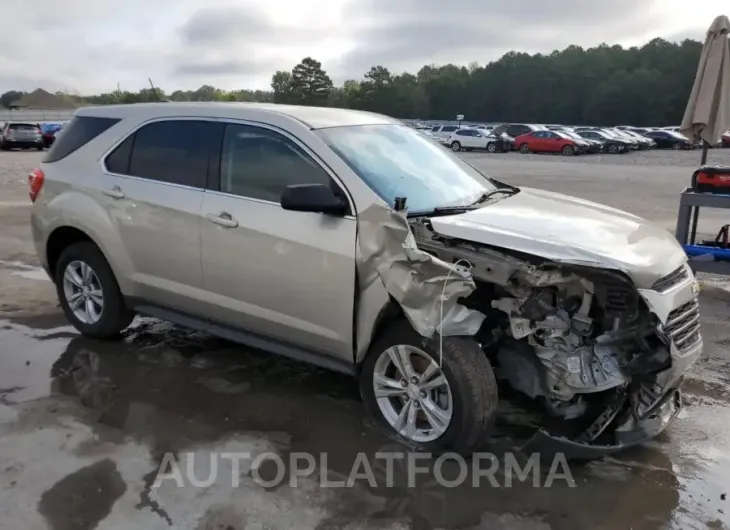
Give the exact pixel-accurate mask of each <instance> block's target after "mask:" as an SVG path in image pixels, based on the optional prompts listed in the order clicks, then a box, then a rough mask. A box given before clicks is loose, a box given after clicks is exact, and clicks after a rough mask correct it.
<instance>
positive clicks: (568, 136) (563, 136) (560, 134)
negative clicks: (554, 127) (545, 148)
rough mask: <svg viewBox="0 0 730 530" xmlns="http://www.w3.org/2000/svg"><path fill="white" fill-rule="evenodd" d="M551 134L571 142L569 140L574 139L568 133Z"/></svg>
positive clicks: (557, 132)
mask: <svg viewBox="0 0 730 530" xmlns="http://www.w3.org/2000/svg"><path fill="white" fill-rule="evenodd" d="M553 132H554V133H555V134H557V135H558V136H560V137H561V138H568V139H569V140H571V139H573V138H574V137H573V136H571V134H570V133H568V132H563V131H553Z"/></svg>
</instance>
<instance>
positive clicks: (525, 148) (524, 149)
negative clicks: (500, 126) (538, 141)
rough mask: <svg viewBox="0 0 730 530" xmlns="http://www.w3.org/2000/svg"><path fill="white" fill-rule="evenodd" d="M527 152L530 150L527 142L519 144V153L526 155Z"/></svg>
mask: <svg viewBox="0 0 730 530" xmlns="http://www.w3.org/2000/svg"><path fill="white" fill-rule="evenodd" d="M529 152H530V147H529V146H528V145H527V144H522V145H521V146H520V153H522V154H523V155H526V154H528V153H529Z"/></svg>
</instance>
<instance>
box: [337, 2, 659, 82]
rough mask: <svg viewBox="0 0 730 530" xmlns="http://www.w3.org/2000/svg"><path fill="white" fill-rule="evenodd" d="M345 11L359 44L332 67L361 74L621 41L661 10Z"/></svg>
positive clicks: (530, 5)
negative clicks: (382, 68)
mask: <svg viewBox="0 0 730 530" xmlns="http://www.w3.org/2000/svg"><path fill="white" fill-rule="evenodd" d="M347 17H348V18H350V19H352V20H358V21H359V22H358V23H357V27H356V29H355V31H354V35H353V38H354V40H355V42H356V45H355V47H354V49H353V51H351V52H350V53H348V54H346V55H344V56H343V57H342V58H341V59H340V60H339V61H338V64H337V70H339V71H344V72H346V73H347V75H353V76H359V74H360V75H361V72H363V71H366V70H367V68H368V67H369V66H370V65H373V64H382V65H384V66H387V67H388V68H390V69H391V70H394V71H400V70H404V69H409V70H416V69H418V68H419V67H420V66H422V65H424V64H429V63H443V62H450V61H453V62H458V63H462V64H467V63H469V62H471V61H478V62H480V63H485V62H488V61H490V60H493V59H496V58H498V57H499V56H500V55H502V54H503V53H505V52H506V51H509V50H519V51H525V52H532V53H535V52H543V53H550V52H551V51H552V50H554V49H560V48H564V47H566V46H568V45H570V44H582V45H594V44H599V43H601V42H603V41H606V42H610V43H615V42H620V41H622V40H624V39H626V38H627V37H632V36H635V35H637V34H642V33H645V32H647V28H651V31H655V30H656V28H657V27H660V26H661V25H662V22H663V19H665V18H666V10H665V9H663V7H662V2H661V1H660V0H644V1H643V2H636V1H635V0H614V1H612V2H586V1H584V0H559V1H552V2H545V1H543V0H522V1H521V2H505V3H502V4H501V5H500V6H499V8H498V9H496V8H495V7H494V6H492V5H490V4H489V3H487V2H483V1H481V0H459V1H458V2H457V1H452V2H451V3H444V2H443V1H440V0H399V1H398V2H394V1H392V0H361V1H359V2H357V3H353V4H352V5H351V9H350V11H348V12H347ZM651 31H649V32H648V33H651Z"/></svg>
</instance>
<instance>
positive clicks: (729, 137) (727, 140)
mask: <svg viewBox="0 0 730 530" xmlns="http://www.w3.org/2000/svg"><path fill="white" fill-rule="evenodd" d="M720 141H721V142H722V146H723V147H730V131H725V133H724V134H723V135H722V137H721V138H720Z"/></svg>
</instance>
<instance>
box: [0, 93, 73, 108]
mask: <svg viewBox="0 0 730 530" xmlns="http://www.w3.org/2000/svg"><path fill="white" fill-rule="evenodd" d="M9 106H10V107H11V108H12V107H18V108H21V109H31V110H36V109H37V110H62V109H76V108H78V107H80V106H81V105H80V104H78V103H77V102H76V101H74V99H73V98H71V97H69V96H58V95H56V94H51V93H50V92H47V91H45V90H43V89H42V88H39V89H37V90H35V91H33V92H31V93H30V94H26V95H25V96H23V97H22V98H20V99H17V100H15V101H13V102H12V103H11V104H10V105H9Z"/></svg>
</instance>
